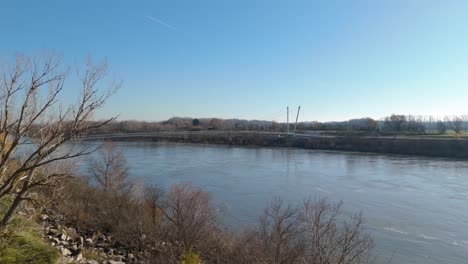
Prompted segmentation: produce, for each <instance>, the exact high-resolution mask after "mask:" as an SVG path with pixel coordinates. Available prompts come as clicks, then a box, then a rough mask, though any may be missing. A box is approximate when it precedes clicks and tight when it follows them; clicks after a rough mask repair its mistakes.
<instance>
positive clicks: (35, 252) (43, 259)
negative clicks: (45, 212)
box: [0, 197, 59, 264]
mask: <svg viewBox="0 0 468 264" xmlns="http://www.w3.org/2000/svg"><path fill="white" fill-rule="evenodd" d="M11 202H12V199H10V197H5V198H3V199H2V200H1V201H0V216H3V215H4V214H5V213H6V211H7V210H8V208H9V207H10V205H11ZM41 229H42V227H41V226H40V225H38V224H36V223H35V221H34V220H33V219H31V218H28V217H27V216H26V215H24V214H23V215H17V216H15V217H14V218H13V220H12V221H11V222H10V224H9V226H8V227H7V228H6V229H5V230H3V232H2V234H1V236H0V263H4V264H18V263H32V264H48V263H55V262H57V260H58V257H59V254H58V252H57V251H56V250H55V249H54V248H53V247H51V246H50V245H48V244H47V243H46V242H44V241H43V237H42V230H41Z"/></svg>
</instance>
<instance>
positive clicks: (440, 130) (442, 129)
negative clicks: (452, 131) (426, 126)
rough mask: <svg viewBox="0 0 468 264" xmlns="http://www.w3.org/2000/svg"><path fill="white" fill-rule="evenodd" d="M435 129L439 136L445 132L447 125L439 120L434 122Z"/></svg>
mask: <svg viewBox="0 0 468 264" xmlns="http://www.w3.org/2000/svg"><path fill="white" fill-rule="evenodd" d="M436 129H437V132H438V133H439V134H441V135H442V134H445V132H447V125H446V124H445V122H444V121H441V120H439V121H437V122H436Z"/></svg>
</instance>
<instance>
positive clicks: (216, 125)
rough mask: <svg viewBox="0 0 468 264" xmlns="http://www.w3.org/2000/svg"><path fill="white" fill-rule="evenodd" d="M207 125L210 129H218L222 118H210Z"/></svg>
mask: <svg viewBox="0 0 468 264" xmlns="http://www.w3.org/2000/svg"><path fill="white" fill-rule="evenodd" d="M209 126H210V128H211V129H220V128H222V126H223V120H221V119H219V118H212V119H211V120H210V123H209Z"/></svg>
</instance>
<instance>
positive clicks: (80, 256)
mask: <svg viewBox="0 0 468 264" xmlns="http://www.w3.org/2000/svg"><path fill="white" fill-rule="evenodd" d="M82 259H83V254H82V253H81V252H80V253H78V255H76V257H75V260H76V261H80V260H82Z"/></svg>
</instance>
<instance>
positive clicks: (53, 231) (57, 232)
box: [49, 228, 59, 236]
mask: <svg viewBox="0 0 468 264" xmlns="http://www.w3.org/2000/svg"><path fill="white" fill-rule="evenodd" d="M58 234H59V231H58V230H57V229H54V228H51V229H49V235H52V236H57V235H58Z"/></svg>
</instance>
